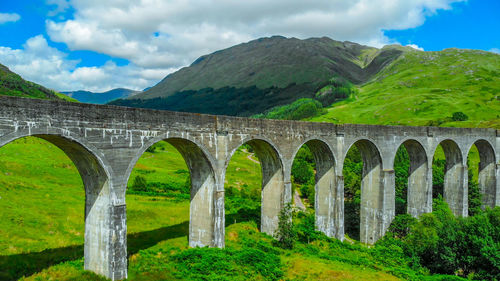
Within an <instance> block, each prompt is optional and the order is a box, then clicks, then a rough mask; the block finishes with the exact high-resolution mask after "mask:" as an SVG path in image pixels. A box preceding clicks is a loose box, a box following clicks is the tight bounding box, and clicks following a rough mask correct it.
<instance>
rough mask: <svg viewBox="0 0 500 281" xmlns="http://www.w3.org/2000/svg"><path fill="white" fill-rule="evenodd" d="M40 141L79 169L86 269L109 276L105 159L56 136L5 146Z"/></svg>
mask: <svg viewBox="0 0 500 281" xmlns="http://www.w3.org/2000/svg"><path fill="white" fill-rule="evenodd" d="M24 137H36V138H40V139H43V140H46V141H48V142H49V143H51V144H53V145H55V146H56V147H58V148H59V149H61V150H62V151H63V152H64V153H65V154H66V155H67V156H68V158H69V159H70V160H71V161H72V162H73V164H74V165H75V167H76V168H77V170H78V172H79V174H80V176H81V178H82V182H83V185H84V188H85V242H84V247H83V248H84V257H85V262H84V267H85V269H86V270H91V271H93V272H95V273H98V274H102V275H105V276H109V273H110V272H111V271H112V268H111V267H110V264H111V260H112V259H113V257H112V252H111V249H108V248H106V247H103V245H109V244H111V241H110V240H111V233H112V232H113V231H114V229H112V222H111V215H112V214H111V198H110V182H109V179H110V176H109V171H107V170H106V169H105V165H104V164H103V159H102V158H99V157H98V156H97V155H96V154H97V153H94V152H92V151H91V150H90V149H89V145H88V144H85V145H84V144H82V143H81V142H80V141H78V140H76V139H74V138H69V137H66V136H62V135H56V134H27V135H17V136H16V137H13V138H9V139H8V140H7V141H5V142H2V146H3V145H5V144H8V143H10V142H12V141H14V140H16V139H20V138H24Z"/></svg>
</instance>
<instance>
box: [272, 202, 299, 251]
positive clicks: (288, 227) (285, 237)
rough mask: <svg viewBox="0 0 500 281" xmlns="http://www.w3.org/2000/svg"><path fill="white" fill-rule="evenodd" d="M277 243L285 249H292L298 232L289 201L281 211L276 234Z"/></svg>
mask: <svg viewBox="0 0 500 281" xmlns="http://www.w3.org/2000/svg"><path fill="white" fill-rule="evenodd" d="M274 238H276V244H277V245H278V246H279V247H281V248H283V249H292V248H293V244H294V243H295V240H296V238H297V233H296V232H295V229H294V227H293V222H292V205H291V204H290V203H287V204H286V205H285V206H284V207H283V208H282V209H281V211H280V214H279V222H278V229H277V230H276V233H275V234H274Z"/></svg>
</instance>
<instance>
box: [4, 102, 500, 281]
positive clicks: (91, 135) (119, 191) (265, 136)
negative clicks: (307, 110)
mask: <svg viewBox="0 0 500 281" xmlns="http://www.w3.org/2000/svg"><path fill="white" fill-rule="evenodd" d="M26 136H35V137H39V138H42V139H45V140H47V141H49V142H51V143H53V144H54V145H56V146H57V147H59V148H60V149H62V150H63V151H64V152H65V153H66V154H67V155H68V157H69V158H70V159H71V160H72V161H73V162H74V164H75V166H76V167H77V169H78V171H79V173H80V175H81V177H82V179H83V183H84V186H85V194H86V199H85V202H86V203H85V245H84V252H85V268H86V269H88V270H91V271H94V272H96V273H98V274H101V275H104V276H107V277H109V278H111V279H113V280H118V279H124V278H126V277H127V241H126V237H127V236H126V234H127V219H126V202H125V192H126V187H127V182H128V179H129V175H130V173H131V171H132V169H133V167H134V166H135V164H136V162H137V160H138V159H139V158H140V157H141V155H142V154H143V153H144V151H145V150H146V149H147V148H148V147H149V146H151V145H153V144H154V143H156V142H158V141H162V140H166V141H167V142H169V143H171V144H172V145H173V146H174V147H175V148H176V149H177V150H178V151H179V152H180V153H181V154H182V156H183V157H184V160H185V161H186V163H187V166H188V167H189V170H190V173H191V183H192V187H191V204H190V225H189V245H190V246H192V247H195V246H210V247H224V177H225V171H226V167H227V165H228V163H229V160H230V159H231V156H232V155H233V153H234V152H235V151H236V149H237V148H238V147H240V146H241V145H242V144H244V143H248V144H249V145H251V146H252V147H253V148H254V150H255V152H256V154H257V156H258V158H259V160H260V162H261V167H262V177H263V178H262V193H261V194H262V207H261V213H262V215H261V216H262V220H261V221H262V223H261V230H262V231H263V232H266V233H268V234H273V232H274V231H275V229H276V227H277V222H278V213H279V211H280V209H281V207H282V206H283V205H284V204H285V203H286V202H290V201H291V198H292V196H291V183H290V170H291V166H292V162H293V159H294V157H295V154H296V153H297V151H298V150H299V148H300V147H301V146H302V145H304V144H307V145H308V146H309V148H310V149H311V151H312V152H313V154H314V158H315V161H316V168H317V172H316V193H315V194H316V200H315V209H316V227H317V229H318V230H320V231H322V232H324V233H325V234H326V235H328V236H330V237H336V238H338V239H343V237H344V212H343V211H344V200H343V199H344V183H343V176H342V168H343V162H344V158H345V155H346V153H347V151H348V150H349V148H350V147H351V146H353V145H356V146H357V147H358V149H359V151H360V152H361V155H362V158H363V163H364V165H363V178H362V184H361V225H360V229H361V230H360V237H361V241H362V242H364V243H369V244H371V243H374V242H375V241H377V239H379V238H380V237H382V236H383V235H384V232H385V231H386V229H387V227H388V226H389V224H390V223H391V220H392V219H393V217H394V213H395V202H394V201H395V183H394V180H395V175H394V170H393V163H394V158H395V154H396V151H397V150H398V148H399V147H400V146H401V145H404V146H405V148H406V149H407V151H408V154H409V156H410V176H409V180H408V213H410V214H412V215H413V216H418V215H420V214H422V213H426V212H430V211H431V209H432V204H431V203H432V159H433V155H434V151H435V149H436V147H437V146H438V145H440V144H441V146H442V147H443V150H444V152H445V156H446V168H445V170H446V171H445V184H444V185H445V187H444V198H445V200H446V201H447V202H448V203H449V205H450V207H451V209H452V211H453V212H454V214H455V215H456V216H467V204H468V203H467V186H468V177H467V172H468V170H467V155H468V152H469V149H470V148H471V147H472V146H473V145H474V144H475V145H476V147H477V148H478V150H479V154H480V165H479V186H480V190H481V192H482V193H483V205H484V206H490V207H494V206H497V205H500V180H499V179H500V165H499V164H498V159H500V131H496V130H493V129H463V128H436V127H402V126H369V125H347V124H346V125H335V124H329V123H312V122H296V121H281V120H260V119H249V118H238V117H227V116H213V115H203V114H194V113H182V112H169V111H156V110H148V109H137V108H126V107H116V106H102V105H91V104H80V103H68V102H63V101H47V100H34V99H24V98H15V97H5V96H2V97H0V147H2V146H3V145H5V144H7V143H9V142H11V141H13V140H15V139H18V138H21V137H26Z"/></svg>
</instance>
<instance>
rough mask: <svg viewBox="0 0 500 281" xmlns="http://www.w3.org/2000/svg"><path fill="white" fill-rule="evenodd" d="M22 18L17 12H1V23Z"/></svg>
mask: <svg viewBox="0 0 500 281" xmlns="http://www.w3.org/2000/svg"><path fill="white" fill-rule="evenodd" d="M20 19H21V16H20V15H19V14H16V13H10V14H9V13H0V24H3V23H6V22H16V21H18V20H20Z"/></svg>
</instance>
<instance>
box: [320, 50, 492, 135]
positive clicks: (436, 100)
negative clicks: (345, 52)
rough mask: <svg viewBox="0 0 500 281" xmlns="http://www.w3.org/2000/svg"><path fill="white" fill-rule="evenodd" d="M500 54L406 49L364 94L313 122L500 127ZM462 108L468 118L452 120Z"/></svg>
mask: <svg viewBox="0 0 500 281" xmlns="http://www.w3.org/2000/svg"><path fill="white" fill-rule="evenodd" d="M499 93H500V55H498V54H494V53H490V52H484V51H478V50H460V49H446V50H443V51H440V52H421V51H407V52H405V53H404V54H403V55H401V57H400V58H398V59H397V60H396V61H394V62H393V63H391V64H390V65H389V66H388V67H386V68H384V69H383V70H382V71H380V72H379V73H378V74H377V75H376V76H375V78H374V79H373V80H372V81H370V82H368V83H366V84H364V85H362V86H361V87H360V89H359V94H357V95H356V96H355V97H353V98H351V99H348V100H346V101H343V102H339V103H337V104H334V105H332V106H331V107H330V108H328V113H327V114H325V115H322V116H319V117H314V118H312V119H311V121H325V122H335V123H354V124H357V123H361V124H382V125H395V124H399V125H411V126H425V125H429V124H432V125H440V126H451V127H455V126H457V127H496V128H500V96H499ZM453 112H463V113H465V114H466V115H467V116H468V117H469V120H467V121H460V122H457V121H452V120H451V116H452V113H453Z"/></svg>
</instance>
